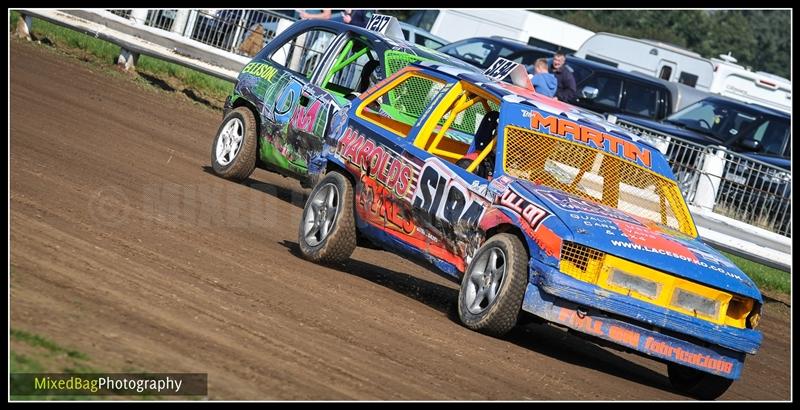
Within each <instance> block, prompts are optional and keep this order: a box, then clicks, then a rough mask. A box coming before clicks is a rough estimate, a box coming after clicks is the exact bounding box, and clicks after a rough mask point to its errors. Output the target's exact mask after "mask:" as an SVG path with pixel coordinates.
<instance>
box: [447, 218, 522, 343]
mask: <svg viewBox="0 0 800 410" xmlns="http://www.w3.org/2000/svg"><path fill="white" fill-rule="evenodd" d="M527 284H528V252H527V251H526V250H525V246H523V245H522V242H520V240H519V238H518V237H516V236H515V235H512V234H508V233H501V234H498V235H495V236H493V237H491V238H489V240H487V241H486V243H484V244H483V246H481V248H480V249H479V250H478V252H477V253H476V254H475V257H474V258H473V259H472V262H470V264H469V267H467V271H466V272H465V273H464V277H463V278H462V280H461V291H460V292H459V293H458V317H459V319H461V323H463V324H464V326H466V327H468V328H470V329H472V330H475V331H478V332H481V333H486V334H489V335H493V336H502V335H504V334H505V333H507V332H508V331H509V330H511V329H512V328H513V327H514V326H515V325H516V324H517V318H518V317H519V313H520V309H521V307H522V298H523V297H524V296H525V287H526V286H527Z"/></svg>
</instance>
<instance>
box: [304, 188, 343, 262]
mask: <svg viewBox="0 0 800 410" xmlns="http://www.w3.org/2000/svg"><path fill="white" fill-rule="evenodd" d="M338 213H339V189H338V188H337V187H336V185H335V184H333V183H331V182H329V183H327V184H325V185H323V186H322V187H320V189H319V190H318V191H317V192H316V194H314V196H313V197H312V198H311V199H309V201H308V206H306V209H305V212H304V215H303V238H304V239H305V241H306V243H307V244H308V245H310V246H317V245H319V244H320V243H322V242H323V241H325V239H326V238H327V237H328V235H330V233H331V231H332V230H333V227H334V224H335V223H336V216H337V215H338Z"/></svg>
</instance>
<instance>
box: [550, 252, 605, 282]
mask: <svg viewBox="0 0 800 410" xmlns="http://www.w3.org/2000/svg"><path fill="white" fill-rule="evenodd" d="M605 256H606V254H605V253H604V252H601V251H598V250H596V249H592V248H589V247H586V246H583V245H579V244H577V243H573V242H564V244H563V245H562V246H561V271H562V272H564V273H566V274H567V275H570V276H572V277H574V278H576V279H580V280H582V281H584V282H589V283H597V277H598V276H599V275H600V269H601V268H602V267H603V259H604V258H605Z"/></svg>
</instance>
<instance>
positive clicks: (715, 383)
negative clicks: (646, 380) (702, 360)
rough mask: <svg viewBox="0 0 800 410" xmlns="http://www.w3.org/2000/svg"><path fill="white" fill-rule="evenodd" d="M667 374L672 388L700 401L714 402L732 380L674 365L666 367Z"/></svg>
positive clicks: (670, 364)
mask: <svg viewBox="0 0 800 410" xmlns="http://www.w3.org/2000/svg"><path fill="white" fill-rule="evenodd" d="M667 373H668V374H669V381H670V383H672V387H675V388H676V389H677V390H679V391H681V392H682V393H684V394H686V395H688V396H691V397H694V398H696V399H700V400H714V399H716V398H717V397H719V396H722V394H723V393H725V391H726V390H728V388H729V387H731V384H733V380H731V379H726V378H724V377H720V376H717V375H713V374H710V373H706V372H703V371H700V370H696V369H693V368H691V367H686V366H683V365H680V364H676V363H669V364H668V365H667Z"/></svg>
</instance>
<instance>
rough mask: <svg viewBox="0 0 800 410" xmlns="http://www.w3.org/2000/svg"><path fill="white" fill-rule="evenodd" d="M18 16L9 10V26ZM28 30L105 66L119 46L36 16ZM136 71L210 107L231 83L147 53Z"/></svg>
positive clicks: (217, 105) (221, 99) (222, 98)
mask: <svg viewBox="0 0 800 410" xmlns="http://www.w3.org/2000/svg"><path fill="white" fill-rule="evenodd" d="M19 18H20V14H19V13H18V12H16V11H12V12H11V13H10V28H11V30H14V29H15V28H16V25H17V21H18V20H19ZM31 34H32V36H33V38H34V39H37V40H38V41H41V42H42V43H45V44H51V45H53V46H55V47H57V48H59V49H62V50H71V51H73V52H76V51H77V52H79V53H78V54H79V55H78V57H79V58H80V59H82V60H84V61H91V62H95V63H98V64H99V65H101V66H104V67H106V68H113V67H114V62H115V61H116V58H117V56H118V55H119V50H120V47H119V46H117V45H115V44H112V43H109V42H107V41H103V40H99V39H96V38H94V37H91V36H88V35H86V34H83V33H79V32H77V31H74V30H71V29H68V28H66V27H61V26H57V25H55V24H52V23H48V22H46V21H43V20H40V19H36V18H34V19H33V24H32V27H31ZM136 71H137V72H138V74H139V75H140V77H142V78H143V79H145V80H146V81H147V82H149V83H151V84H153V85H154V86H156V87H160V88H162V89H165V90H167V91H178V92H182V93H183V94H185V95H187V97H189V98H191V99H194V100H196V101H197V102H200V103H203V104H206V105H209V106H211V107H214V108H220V107H222V104H223V102H224V101H225V97H227V95H228V94H229V93H230V91H231V90H232V89H233V83H231V82H229V81H225V80H221V79H219V78H216V77H212V76H210V75H207V74H203V73H200V72H198V71H195V70H192V69H189V68H186V67H183V66H180V65H177V64H173V63H170V62H166V61H163V60H159V59H156V58H151V57H148V56H141V57H140V58H139V61H138V63H137V65H136ZM158 80H161V81H158ZM164 84H168V86H165V85H164Z"/></svg>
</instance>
